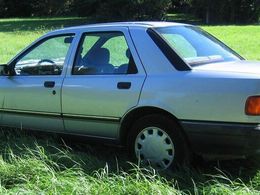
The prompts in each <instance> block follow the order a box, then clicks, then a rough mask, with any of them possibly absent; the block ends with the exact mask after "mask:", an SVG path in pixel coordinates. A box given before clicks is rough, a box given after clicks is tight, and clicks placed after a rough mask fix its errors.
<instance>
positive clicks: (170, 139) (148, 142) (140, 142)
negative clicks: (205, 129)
mask: <svg viewBox="0 0 260 195" xmlns="http://www.w3.org/2000/svg"><path fill="white" fill-rule="evenodd" d="M127 147H128V152H129V154H130V157H131V159H135V160H137V161H138V162H141V164H143V165H151V166H152V167H153V168H155V169H159V170H160V169H161V170H164V169H171V168H177V167H178V166H179V165H184V164H186V163H187V162H189V150H188V147H187V144H186V140H185V138H184V136H183V135H182V132H181V128H180V126H179V125H178V124H177V123H176V122H175V121H174V120H172V119H171V118H169V117H167V116H164V115H159V114H152V115H147V116H144V117H142V118H140V119H139V120H137V121H136V122H135V123H134V125H133V127H132V129H131V131H130V133H129V134H128V143H127Z"/></svg>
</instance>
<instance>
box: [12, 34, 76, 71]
mask: <svg viewBox="0 0 260 195" xmlns="http://www.w3.org/2000/svg"><path fill="white" fill-rule="evenodd" d="M72 40H73V36H59V37H52V38H49V39H47V40H45V41H43V42H42V43H41V44H39V45H38V46H36V47H34V48H33V49H32V50H31V51H29V52H28V53H27V54H26V55H24V56H23V57H22V58H21V59H20V60H18V62H17V63H16V65H15V72H16V75H22V76H26V75H60V74H61V72H62V69H63V65H64V62H65V58H66V56H67V53H68V50H69V47H70V45H71V42H72Z"/></svg>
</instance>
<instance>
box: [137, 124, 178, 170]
mask: <svg viewBox="0 0 260 195" xmlns="http://www.w3.org/2000/svg"><path fill="white" fill-rule="evenodd" d="M174 152H175V151H174V145H173V142H172V139H171V137H170V136H169V135H168V134H167V133H166V132H165V131H164V130H162V129H160V128H158V127H147V128H145V129H143V130H142V131H141V132H140V133H139V134H138V135H137V137H136V140H135V154H136V157H137V158H138V159H139V160H140V161H141V162H142V163H149V164H150V165H151V166H153V167H155V168H158V169H167V168H168V167H169V166H170V165H171V164H172V162H173V160H174Z"/></svg>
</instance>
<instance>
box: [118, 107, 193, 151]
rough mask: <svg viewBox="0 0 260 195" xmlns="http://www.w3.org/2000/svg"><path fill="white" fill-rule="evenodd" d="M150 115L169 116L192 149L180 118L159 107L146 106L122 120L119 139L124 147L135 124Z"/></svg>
mask: <svg viewBox="0 0 260 195" xmlns="http://www.w3.org/2000/svg"><path fill="white" fill-rule="evenodd" d="M150 114H162V115H164V116H167V117H169V118H171V119H172V120H174V121H175V122H176V123H177V124H178V125H179V127H180V129H181V133H182V134H183V136H184V138H185V140H186V142H187V145H188V147H190V142H189V139H188V136H187V135H186V133H185V131H184V129H183V127H182V125H181V123H180V122H179V120H178V118H177V117H176V116H174V115H173V114H172V113H170V112H168V111H166V110H164V109H162V108H158V107H152V106H144V107H138V108H135V109H133V110H131V111H129V112H128V113H127V114H126V115H125V116H124V117H123V118H122V120H121V125H120V131H119V139H120V142H121V144H122V145H126V143H127V137H128V133H129V132H130V130H131V128H132V126H133V124H134V122H135V121H136V120H138V119H139V118H141V117H144V116H146V115H150Z"/></svg>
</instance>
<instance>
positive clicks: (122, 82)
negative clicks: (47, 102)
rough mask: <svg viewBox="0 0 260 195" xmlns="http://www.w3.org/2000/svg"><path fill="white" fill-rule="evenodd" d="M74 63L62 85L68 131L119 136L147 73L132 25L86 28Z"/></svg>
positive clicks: (111, 136)
mask: <svg viewBox="0 0 260 195" xmlns="http://www.w3.org/2000/svg"><path fill="white" fill-rule="evenodd" d="M72 63H73V67H72V69H71V71H68V73H67V75H66V79H65V81H64V85H63V89H62V111H63V117H64V124H65V129H66V131H67V132H69V133H77V134H84V135H88V136H95V137H105V138H110V139H116V138H117V137H118V128H119V124H120V119H121V117H122V116H123V115H124V114H125V113H126V112H127V111H128V110H129V109H131V108H132V107H134V106H136V105H137V103H138V99H139V95H140V92H141V88H142V85H143V82H144V80H145V76H146V75H145V72H144V69H143V67H142V64H141V62H140V60H139V58H138V55H137V53H136V51H135V48H134V45H133V43H132V40H131V37H130V34H129V32H128V28H126V27H118V28H111V27H110V28H108V29H107V30H106V29H102V30H100V29H90V30H89V32H84V33H83V35H82V38H81V40H80V43H79V46H78V50H77V52H76V54H75V59H74V62H72Z"/></svg>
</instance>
